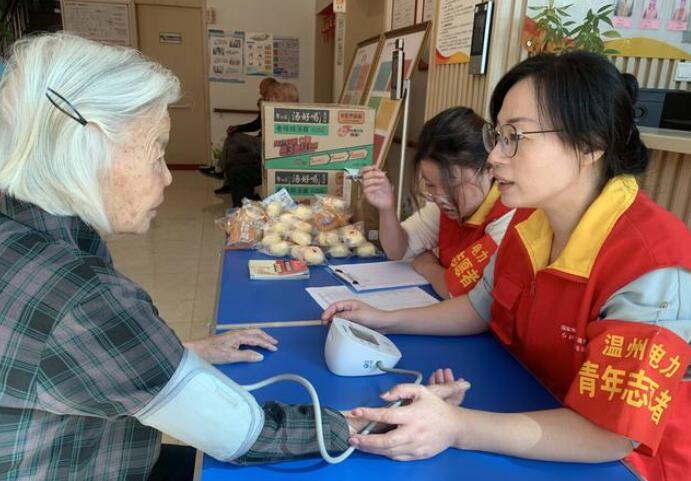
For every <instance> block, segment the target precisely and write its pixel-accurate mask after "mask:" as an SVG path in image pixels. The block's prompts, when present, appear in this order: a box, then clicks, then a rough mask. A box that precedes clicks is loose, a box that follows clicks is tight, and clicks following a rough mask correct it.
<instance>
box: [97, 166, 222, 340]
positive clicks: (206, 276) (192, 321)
mask: <svg viewBox="0 0 691 481" xmlns="http://www.w3.org/2000/svg"><path fill="white" fill-rule="evenodd" d="M219 185H220V182H217V181H214V180H213V179H210V178H208V177H205V176H203V175H201V174H199V173H198V172H196V171H174V172H173V183H172V184H171V186H170V187H168V188H167V189H166V191H165V202H164V203H163V205H161V207H160V208H159V209H158V215H157V217H156V218H155V219H154V220H153V222H152V224H151V229H149V231H148V232H147V233H146V234H144V235H138V236H134V235H133V236H118V237H114V238H112V239H110V240H109V242H108V245H109V247H110V250H111V253H112V255H113V259H114V261H115V266H116V267H117V268H118V269H119V270H120V271H121V272H123V273H124V274H125V275H127V276H128V277H129V278H130V279H132V280H133V281H135V282H137V283H138V284H139V285H141V286H142V287H144V289H145V290H146V291H147V292H148V293H149V294H150V295H151V298H152V299H153V300H154V304H155V305H156V306H157V307H158V310H159V312H160V315H161V317H162V318H163V319H164V320H165V321H166V322H167V323H168V324H169V325H170V326H171V327H172V328H173V329H174V330H175V332H176V333H177V335H178V337H180V339H182V340H183V341H185V340H191V339H198V338H201V337H204V336H206V335H208V333H209V329H210V327H211V323H212V322H213V316H214V307H215V301H216V290H217V286H216V284H217V281H218V271H219V267H220V261H221V257H220V253H221V250H222V248H223V239H224V234H223V232H222V231H221V230H220V229H219V228H218V227H216V226H215V225H214V219H215V218H216V217H219V216H221V215H223V213H224V212H225V209H226V208H227V207H228V205H229V201H230V198H229V197H228V196H223V197H221V196H216V195H214V193H213V189H215V188H217V187H218V186H219Z"/></svg>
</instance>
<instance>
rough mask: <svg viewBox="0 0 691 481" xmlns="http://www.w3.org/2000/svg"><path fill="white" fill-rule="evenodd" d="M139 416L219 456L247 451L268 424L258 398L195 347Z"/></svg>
mask: <svg viewBox="0 0 691 481" xmlns="http://www.w3.org/2000/svg"><path fill="white" fill-rule="evenodd" d="M135 417H136V418H137V419H138V420H139V422H141V423H142V424H144V425H146V426H151V427H153V428H156V429H158V430H159V431H161V432H164V433H166V434H168V435H170V436H173V437H175V438H177V439H180V440H181V441H184V442H185V443H187V444H189V445H191V446H194V447H195V448H197V449H200V450H202V451H204V452H205V453H207V454H209V455H210V456H213V457H214V458H216V459H218V460H219V461H231V460H233V459H235V458H237V457H239V456H242V455H243V454H244V453H246V452H247V451H248V450H249V449H250V447H251V446H252V445H253V444H254V442H255V441H256V440H257V438H258V437H259V433H260V432H261V430H262V427H263V425H264V412H263V410H262V409H261V408H260V407H259V405H258V404H257V402H256V401H255V400H254V397H252V395H251V394H250V393H249V392H248V391H247V390H245V389H244V388H242V387H241V386H239V385H237V384H236V383H234V382H233V381H232V380H230V379H229V378H228V377H227V376H225V375H224V374H223V373H221V372H220V371H219V370H218V369H216V368H215V367H213V366H212V365H211V364H209V363H208V362H206V361H204V360H203V359H201V358H200V357H199V356H197V355H196V354H195V353H194V352H192V351H190V350H185V354H184V355H183V358H182V361H181V362H180V365H179V366H178V368H177V370H176V371H175V374H173V377H171V379H170V381H168V383H167V384H166V385H165V387H164V388H163V390H162V391H161V392H159V393H158V394H157V395H156V397H154V399H153V400H151V402H150V403H149V404H147V405H146V406H145V407H144V409H142V410H141V411H139V412H138V413H137V414H136V415H135Z"/></svg>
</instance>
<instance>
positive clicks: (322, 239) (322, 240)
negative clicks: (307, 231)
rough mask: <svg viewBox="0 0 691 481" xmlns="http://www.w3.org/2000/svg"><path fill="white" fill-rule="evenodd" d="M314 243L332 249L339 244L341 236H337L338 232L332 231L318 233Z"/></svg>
mask: <svg viewBox="0 0 691 481" xmlns="http://www.w3.org/2000/svg"><path fill="white" fill-rule="evenodd" d="M316 241H317V244H318V245H320V246H322V247H333V246H337V245H339V244H340V243H341V236H340V235H338V232H337V231H334V230H331V231H326V232H320V233H319V234H317V238H316Z"/></svg>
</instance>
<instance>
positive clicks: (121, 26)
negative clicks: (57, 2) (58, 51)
mask: <svg viewBox="0 0 691 481" xmlns="http://www.w3.org/2000/svg"><path fill="white" fill-rule="evenodd" d="M63 5H64V8H63V14H62V18H63V27H64V29H65V31H67V32H73V33H76V34H79V35H81V36H82V37H85V38H88V39H91V40H96V41H97V42H103V43H108V44H112V45H122V46H125V47H129V46H131V41H130V18H129V10H128V6H127V5H122V4H109V3H84V2H70V1H66V2H64V4H63Z"/></svg>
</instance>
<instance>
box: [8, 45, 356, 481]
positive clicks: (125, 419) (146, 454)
mask: <svg viewBox="0 0 691 481" xmlns="http://www.w3.org/2000/svg"><path fill="white" fill-rule="evenodd" d="M179 96H180V86H179V82H178V80H177V78H176V77H175V76H174V75H173V74H172V73H171V72H169V71H168V70H166V69H164V68H163V67H161V66H160V65H158V64H155V63H153V62H151V61H148V60H146V59H145V58H143V57H142V56H141V55H140V54H139V53H137V52H136V51H134V50H131V49H124V48H115V47H109V46H104V45H101V44H98V43H95V42H91V41H87V40H84V39H81V38H79V37H76V36H72V35H69V34H64V33H63V34H50V35H43V36H38V37H34V38H30V39H29V40H25V41H21V42H19V43H17V44H16V45H15V46H14V50H13V55H12V57H11V58H10V59H9V61H8V63H7V69H6V71H5V73H4V75H3V77H2V80H0V478H2V479H4V480H20V479H21V480H23V481H26V480H43V481H45V480H85V479H89V480H114V479H120V480H130V481H133V480H147V479H149V480H153V479H168V480H172V479H191V476H192V475H191V472H190V471H189V468H190V466H187V467H181V466H179V465H178V466H176V465H175V464H174V463H175V462H179V461H180V459H181V457H180V456H178V455H175V456H172V458H173V461H172V462H171V461H170V458H171V456H168V461H167V462H166V463H161V461H162V460H163V456H162V457H161V459H159V450H160V439H161V434H160V433H161V432H164V433H168V434H170V435H172V436H174V437H176V438H178V439H181V440H183V441H186V442H187V443H188V444H191V445H192V446H194V447H196V448H199V449H202V450H204V451H206V452H208V453H209V454H211V455H212V456H214V457H216V458H218V459H221V460H227V461H233V462H236V463H254V462H266V461H277V460H282V459H288V458H292V457H295V456H299V455H304V454H309V453H315V452H317V445H316V442H315V437H314V432H313V431H314V430H313V429H312V428H313V427H314V418H313V414H312V410H311V409H304V407H300V406H287V405H283V404H279V403H267V404H265V405H264V406H263V407H259V406H258V405H257V403H256V402H255V401H254V399H253V398H252V397H251V395H249V394H248V393H247V391H245V390H243V389H242V388H240V387H239V386H237V385H236V384H234V383H233V382H232V381H231V380H229V379H227V378H226V377H225V376H223V374H221V373H219V372H218V371H217V370H216V369H215V368H214V367H213V366H212V365H211V364H212V363H227V362H238V361H258V360H261V358H262V356H261V355H260V354H259V353H257V352H254V351H251V350H240V349H239V348H240V346H241V345H242V344H244V345H250V346H256V347H259V348H263V349H267V350H269V351H273V350H275V349H276V340H275V339H273V338H272V337H270V336H269V335H268V334H266V333H264V332H262V331H260V330H254V331H241V332H232V333H227V334H225V335H221V336H214V337H210V338H208V339H204V340H200V341H195V342H189V343H184V344H183V343H181V342H180V341H179V340H178V338H177V337H176V336H175V334H174V333H173V332H172V331H171V330H170V329H169V328H168V327H166V325H165V324H164V322H163V321H162V320H161V319H160V317H159V316H158V311H157V310H156V308H155V307H154V304H153V303H152V300H151V298H150V297H149V296H148V295H147V293H146V292H145V291H144V290H143V289H142V288H141V287H139V286H138V285H137V284H135V283H134V282H132V281H130V280H129V279H127V278H126V277H125V276H124V275H122V274H121V273H120V272H118V271H117V270H116V269H115V267H114V266H113V263H112V259H111V257H110V255H109V253H108V249H107V246H106V244H105V242H104V241H103V238H102V236H103V235H107V234H111V233H143V232H146V230H147V229H148V228H149V225H150V223H151V220H152V219H153V218H154V216H155V215H156V208H157V207H158V206H159V205H160V204H161V203H162V202H163V191H164V189H165V188H166V187H167V186H168V185H170V183H171V180H172V178H171V174H170V172H169V171H168V168H167V167H166V163H165V158H164V152H165V147H166V144H167V142H168V136H169V131H170V118H169V116H168V113H167V106H168V105H169V104H171V103H172V102H175V101H176V100H177V99H178V97H179ZM209 386H211V387H209ZM322 415H323V426H324V428H325V433H326V438H327V439H326V441H327V449H329V450H335V451H339V450H342V449H345V448H347V446H348V444H347V437H348V423H347V422H346V420H345V418H344V417H343V416H342V415H341V414H340V413H338V412H336V411H332V410H329V409H322ZM310 423H311V424H310ZM189 449H190V450H191V448H189ZM164 451H165V449H164ZM157 459H159V462H158V463H157ZM166 469H167V471H165V470H166Z"/></svg>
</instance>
